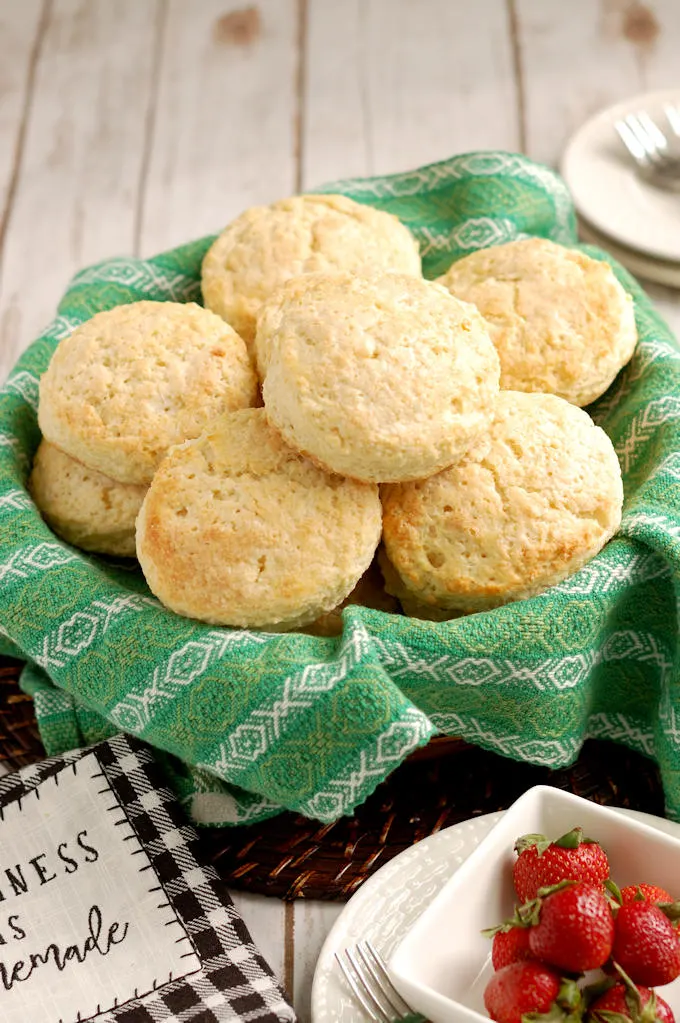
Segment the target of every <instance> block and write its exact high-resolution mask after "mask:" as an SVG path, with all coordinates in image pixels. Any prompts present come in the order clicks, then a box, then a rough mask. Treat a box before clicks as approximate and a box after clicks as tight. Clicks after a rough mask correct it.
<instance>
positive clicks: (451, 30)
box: [302, 0, 519, 187]
mask: <svg viewBox="0 0 680 1023" xmlns="http://www.w3.org/2000/svg"><path fill="white" fill-rule="evenodd" d="M306 36H307V52H306V62H305V74H304V80H305V111H304V125H303V145H302V184H303V186H304V187H313V186H315V185H318V184H320V183H321V182H323V181H324V180H328V179H332V178H336V177H341V176H342V177H345V176H348V175H355V174H380V173H386V172H390V171H399V170H405V169H408V168H409V167H413V166H417V165H418V164H423V163H428V162H430V161H433V160H439V159H444V158H445V157H447V156H451V155H453V154H454V153H456V152H464V151H465V150H471V149H482V148H491V147H495V148H501V149H516V148H517V147H518V145H519V126H518V113H517V89H516V82H515V77H514V69H513V52H512V47H511V43H510V38H509V31H508V12H507V10H506V6H505V3H504V0H478V2H477V3H474V4H466V5H464V6H461V5H460V4H457V3H452V2H451V0H419V2H418V3H394V2H393V0H339V2H338V0H309V5H308V17H307V32H306Z"/></svg>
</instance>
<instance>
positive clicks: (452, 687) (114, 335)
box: [0, 153, 680, 824]
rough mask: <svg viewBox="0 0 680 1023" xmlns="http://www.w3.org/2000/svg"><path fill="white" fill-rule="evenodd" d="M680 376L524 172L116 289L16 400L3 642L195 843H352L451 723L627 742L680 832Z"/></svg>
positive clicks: (538, 736)
mask: <svg viewBox="0 0 680 1023" xmlns="http://www.w3.org/2000/svg"><path fill="white" fill-rule="evenodd" d="M679 384H680V350H679V349H678V347H677V343H676V342H675V340H674V339H673V337H672V335H671V334H670V332H669V331H668V328H667V327H666V326H665V325H664V324H663V322H662V321H661V320H660V318H659V317H658V316H657V314H656V313H655V311H654V309H653V306H652V305H651V303H650V301H649V299H648V298H647V297H646V296H645V295H644V293H643V292H642V291H641V289H640V288H639V287H638V285H637V284H636V283H635V282H634V281H633V280H632V279H631V278H630V277H629V276H628V275H627V274H626V273H625V271H623V270H622V269H621V268H620V267H618V266H617V265H615V264H614V263H613V262H612V261H611V260H609V259H608V258H607V257H606V256H605V255H604V254H603V253H601V252H598V251H597V250H595V249H592V248H590V247H583V246H578V245H577V241H576V234H575V227H574V217H573V212H572V209H571V205H570V201H569V197H568V195H567V193H566V190H565V188H564V186H563V184H562V183H561V181H560V180H559V178H558V177H557V176H556V175H555V174H553V173H552V172H551V171H549V170H547V169H546V168H544V167H541V166H540V165H538V164H535V163H533V162H532V161H529V160H527V159H526V158H524V157H520V156H515V155H513V154H506V153H479V154H467V155H464V156H460V157H454V158H453V159H451V160H449V161H445V162H444V163H441V164H437V165H433V166H430V167H426V168H422V169H420V170H418V171H415V172H412V173H409V174H402V175H394V176H392V177H387V178H373V179H365V180H360V181H347V182H339V183H336V184H334V185H332V186H329V187H328V188H326V189H324V190H323V191H320V192H317V193H313V194H309V195H302V196H296V197H294V198H291V199H284V200H280V201H277V202H274V203H272V204H271V205H269V206H259V207H254V208H251V209H248V210H246V211H245V212H244V213H242V214H241V215H240V216H238V217H237V218H236V219H235V220H234V221H233V222H232V223H230V224H229V225H228V226H227V227H226V228H225V229H224V230H223V231H222V232H221V233H220V234H219V235H218V236H216V237H212V238H208V239H201V240H199V241H197V242H193V243H189V244H188V245H185V246H182V247H180V248H179V249H175V250H172V251H170V252H167V253H163V254H161V255H160V256H157V257H154V258H153V259H149V260H132V259H113V260H108V261H106V262H104V263H101V264H98V265H97V266H94V267H90V268H88V269H86V270H84V271H82V272H81V273H80V274H78V275H77V276H76V277H75V278H74V280H73V281H72V282H71V285H70V287H69V289H68V291H67V293H66V295H65V297H64V299H63V300H62V302H61V304H60V307H59V310H58V315H57V318H56V319H55V321H54V322H53V323H52V324H51V325H50V326H49V327H48V328H47V330H46V331H45V333H44V334H43V336H42V337H41V338H39V339H38V340H37V341H36V342H34V344H33V345H32V346H31V347H30V348H29V349H28V351H27V352H26V353H25V354H24V356H22V358H21V360H20V361H19V363H18V364H17V366H16V368H15V370H14V371H13V373H12V374H11V375H10V377H9V379H8V381H7V383H6V384H5V386H4V388H3V389H2V391H1V392H0V441H1V443H0V526H1V530H0V580H1V584H2V597H1V598H0V652H2V653H4V654H6V655H7V656H12V657H18V658H21V659H22V660H23V661H25V662H26V667H25V668H24V671H23V675H22V688H23V689H24V690H25V691H26V692H28V693H30V694H31V695H32V696H33V697H34V700H35V708H36V714H37V717H38V721H39V724H40V728H41V734H42V737H43V741H44V742H45V744H46V747H47V749H48V751H49V752H57V751H60V750H63V749H66V748H69V746H73V745H78V744H83V743H87V742H91V741H94V740H95V739H98V738H100V737H103V736H106V735H110V734H112V733H114V732H116V731H127V732H131V733H133V734H136V735H138V736H140V737H141V738H144V739H146V740H147V741H148V742H150V743H151V744H152V745H154V746H155V747H156V748H157V749H158V750H159V754H160V756H161V758H162V760H163V763H164V765H165V767H166V769H167V772H168V776H169V778H170V780H171V781H172V783H173V784H174V785H175V787H176V788H177V789H178V790H179V792H180V794H181V796H182V797H183V799H184V800H185V803H186V805H187V807H188V809H189V810H190V812H191V814H192V815H193V817H194V819H195V820H196V821H198V822H200V823H213V824H215V823H218V824H221V823H243V822H247V821H256V820H260V819H263V818H265V817H268V816H272V815H273V814H276V813H277V812H279V811H280V810H281V809H284V808H285V809H292V810H296V811H298V812H300V813H302V814H304V815H305V816H308V817H312V818H315V819H318V820H321V821H327V822H330V821H333V820H337V819H338V818H339V817H341V816H342V815H343V814H347V813H349V812H350V811H351V810H352V809H353V808H354V807H355V806H357V805H358V804H360V803H361V802H362V801H363V800H365V799H366V798H367V796H368V795H370V793H371V792H372V791H373V789H374V788H375V786H376V785H377V784H378V783H379V782H380V781H381V780H383V779H384V778H386V777H387V776H388V775H389V774H390V773H391V772H392V771H393V769H394V768H395V767H396V766H398V765H399V764H400V763H401V762H402V761H403V760H404V759H405V758H407V757H408V756H409V755H410V754H412V753H413V751H415V750H417V749H418V748H419V747H422V746H424V745H425V744H426V743H428V742H429V741H430V740H431V739H432V738H433V737H434V736H436V735H449V736H462V737H463V738H465V739H466V740H467V741H469V742H472V743H475V744H477V745H480V746H482V747H484V748H486V749H490V750H495V751H497V752H499V753H502V754H504V755H506V756H508V757H512V758H514V759H517V760H525V761H530V762H533V763H535V764H541V765H546V766H553V767H559V766H564V765H566V764H569V763H571V762H573V760H574V759H575V757H576V756H577V754H578V751H579V749H580V747H581V745H582V743H583V742H584V740H585V739H586V738H588V737H601V738H608V739H614V740H616V741H620V742H623V743H625V744H626V745H628V746H629V747H631V748H632V749H635V750H638V751H640V752H642V753H644V754H646V755H647V756H650V757H652V758H653V759H655V760H656V761H657V763H658V765H659V767H660V770H661V776H662V779H663V782H664V790H665V796H666V802H667V807H668V810H669V812H671V813H674V814H680V782H679V781H678V779H679V778H680V746H679V745H678V739H677V735H678V733H677V727H676V724H675V721H676V718H675V714H676V706H675V703H676V700H678V697H677V696H676V694H675V693H676V690H675V687H674V680H676V679H677V675H678V659H677V658H678V654H677V638H678V637H677V632H678V605H677V600H678V597H677V593H678V592H679V590H678V587H677V582H678V572H680V497H679V496H678V487H677V479H678V471H679V469H678V467H679V465H680V463H679V462H678V459H679V458H680V456H679V455H678V451H680V428H679V426H678V422H679V417H678V407H679V403H680V399H679V398H678V397H677V395H678V393H679V391H678V386H679ZM678 710H680V703H679V705H678Z"/></svg>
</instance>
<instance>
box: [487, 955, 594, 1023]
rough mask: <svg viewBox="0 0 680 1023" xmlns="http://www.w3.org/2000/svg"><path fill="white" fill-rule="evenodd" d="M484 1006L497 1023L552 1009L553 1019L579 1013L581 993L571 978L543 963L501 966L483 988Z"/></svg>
mask: <svg viewBox="0 0 680 1023" xmlns="http://www.w3.org/2000/svg"><path fill="white" fill-rule="evenodd" d="M484 1005H485V1006H486V1011H487V1012H488V1013H489V1016H491V1019H494V1020H496V1021H497V1023H522V1017H523V1016H524V1014H525V1013H529V1012H531V1013H534V1012H537V1013H544V1012H549V1011H551V1010H552V1011H553V1012H554V1013H555V1018H556V1019H559V1016H560V1015H561V1016H562V1017H564V1018H566V1017H567V1016H568V1015H571V1014H572V1013H576V1012H578V1010H579V1009H580V1005H581V995H580V992H579V990H578V987H577V986H576V983H575V982H574V981H573V980H562V978H561V977H560V975H559V974H558V973H556V972H555V970H551V969H550V967H549V966H544V965H543V964H542V963H511V964H510V965H509V966H504V967H503V969H502V970H499V971H498V973H494V975H493V977H492V978H491V980H490V981H489V983H488V984H487V985H486V988H485V989H484Z"/></svg>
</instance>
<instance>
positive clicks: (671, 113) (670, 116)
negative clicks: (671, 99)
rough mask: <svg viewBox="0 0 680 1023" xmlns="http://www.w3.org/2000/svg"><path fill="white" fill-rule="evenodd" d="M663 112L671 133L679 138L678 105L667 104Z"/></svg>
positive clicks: (679, 117)
mask: <svg viewBox="0 0 680 1023" xmlns="http://www.w3.org/2000/svg"><path fill="white" fill-rule="evenodd" d="M663 112H664V113H665V115H666V120H667V121H668V123H669V124H670V126H671V128H672V130H673V132H674V133H675V134H676V135H677V136H678V138H680V105H678V104H675V105H673V104H672V103H667V104H666V105H665V107H664V108H663Z"/></svg>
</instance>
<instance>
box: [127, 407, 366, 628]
mask: <svg viewBox="0 0 680 1023" xmlns="http://www.w3.org/2000/svg"><path fill="white" fill-rule="evenodd" d="M380 529H381V514H380V499H379V497H378V488H377V487H375V486H372V485H369V484H365V483H357V482H355V481H353V480H347V479H343V478H342V477H340V476H332V475H330V474H328V473H326V472H324V471H323V470H321V469H318V468H317V467H316V466H314V465H312V463H311V462H309V461H308V460H307V459H305V458H303V457H302V456H301V455H299V454H298V453H297V452H295V451H293V450H292V449H291V448H289V447H288V446H287V445H286V444H284V443H283V441H282V440H281V438H280V436H279V435H278V434H277V433H276V432H275V431H274V430H272V429H271V427H270V426H269V425H268V423H267V420H266V418H265V414H264V410H262V409H247V410H244V411H241V412H234V413H232V414H231V415H229V416H225V417H224V419H223V420H222V421H221V422H220V428H219V432H213V433H210V434H203V435H202V436H201V437H199V438H198V439H197V440H193V441H188V442H187V443H186V444H182V445H179V446H178V447H175V448H172V450H171V451H170V452H169V453H168V456H167V458H166V459H165V460H164V461H163V462H162V464H161V466H160V468H159V469H158V472H157V473H156V475H155V476H154V478H153V481H152V483H151V486H150V488H149V491H148V494H147V496H146V498H145V499H144V503H143V505H142V509H141V511H140V513H139V518H138V520H137V555H138V557H139V561H140V563H141V566H142V569H143V571H144V575H145V576H146V580H147V582H148V584H149V586H150V587H151V589H152V590H153V592H154V593H155V594H156V596H157V597H158V598H159V599H160V600H161V601H162V602H163V603H164V604H166V605H167V606H168V607H169V608H171V609H172V610H173V611H176V612H177V613H178V614H182V615H186V616H188V617H189V618H198V619H200V620H201V621H206V622H211V623H213V624H217V625H236V626H243V627H247V628H265V627H276V628H279V629H280V628H289V629H292V628H295V627H296V626H301V625H305V624H307V623H308V622H311V621H314V619H316V618H318V617H319V616H320V615H322V614H324V613H325V612H327V611H330V610H331V609H332V608H334V607H336V605H337V604H339V603H340V602H341V601H342V600H343V599H344V598H345V597H346V596H347V594H348V593H349V592H350V591H351V590H352V588H353V587H354V585H355V584H356V582H357V580H358V579H359V578H360V577H361V575H362V573H363V572H364V571H365V570H366V569H367V567H368V565H369V564H370V563H371V560H372V558H373V554H374V553H375V549H376V547H377V544H378V541H379V539H380Z"/></svg>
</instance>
